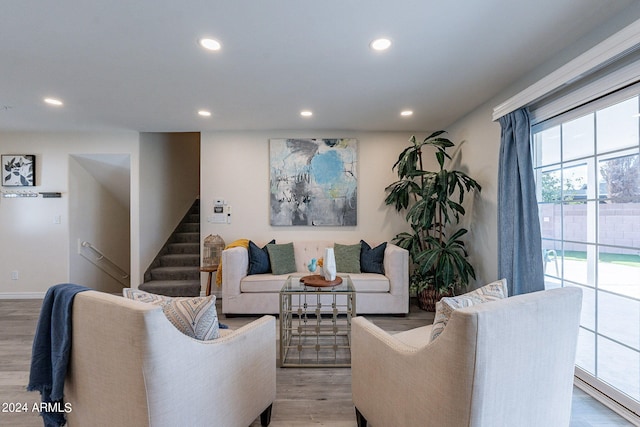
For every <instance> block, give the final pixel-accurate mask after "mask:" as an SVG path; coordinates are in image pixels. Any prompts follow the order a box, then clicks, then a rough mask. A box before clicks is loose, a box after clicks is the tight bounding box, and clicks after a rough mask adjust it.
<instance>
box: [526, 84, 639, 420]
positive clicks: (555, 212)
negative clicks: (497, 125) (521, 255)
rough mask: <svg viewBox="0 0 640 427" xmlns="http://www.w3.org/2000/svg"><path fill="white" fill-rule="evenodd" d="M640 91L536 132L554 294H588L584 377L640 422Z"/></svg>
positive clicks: (582, 336) (580, 362) (581, 350)
mask: <svg viewBox="0 0 640 427" xmlns="http://www.w3.org/2000/svg"><path fill="white" fill-rule="evenodd" d="M638 93H640V88H638V87H635V88H631V89H626V90H625V91H624V92H619V93H616V94H613V95H610V96H609V97H607V98H604V99H599V100H597V101H594V102H592V103H590V104H587V105H585V106H583V107H581V108H580V109H577V110H574V111H571V112H568V113H565V114H563V115H561V116H558V117H556V118H553V119H550V120H547V121H545V122H542V123H539V124H536V125H535V126H534V127H533V128H532V145H533V158H534V169H535V176H536V189H537V197H538V209H539V216H540V226H541V232H542V248H543V254H542V256H543V259H544V268H545V286H546V287H547V288H553V287H559V286H577V287H580V288H582V290H583V303H582V318H581V326H580V333H579V340H578V352H577V358H576V365H577V369H576V372H577V375H578V376H579V377H580V378H581V379H583V380H584V381H586V382H588V383H589V384H591V385H593V386H594V387H596V388H598V389H601V390H603V391H604V392H605V394H608V395H609V396H610V397H611V398H613V399H614V400H616V401H618V402H620V403H621V404H623V405H624V406H627V407H628V408H629V409H631V410H633V411H635V412H638V413H640V157H639V155H640V142H639V141H640V138H639V134H640V114H639V112H640V98H639V97H638Z"/></svg>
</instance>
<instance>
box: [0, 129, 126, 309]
mask: <svg viewBox="0 0 640 427" xmlns="http://www.w3.org/2000/svg"><path fill="white" fill-rule="evenodd" d="M0 152H1V153H5V154H14V153H22V154H35V155H36V162H37V165H36V173H37V176H36V184H37V185H36V187H35V188H34V187H31V189H33V190H35V191H50V192H61V193H62V197H61V198H59V199H57V198H49V199H44V198H42V197H38V198H23V199H20V198H16V199H6V198H0V242H1V244H0V295H2V296H3V297H11V296H12V295H18V296H28V295H29V294H30V293H34V294H37V295H41V294H42V293H43V292H45V291H46V290H47V289H48V288H49V287H50V286H51V285H54V284H56V283H62V282H66V281H68V280H69V177H68V170H69V156H70V155H72V154H77V153H80V154H86V153H129V154H130V155H131V156H132V162H133V163H135V164H137V161H138V134H137V133H135V132H112V133H67V132H58V133H56V132H51V133H40V132H38V133H26V132H23V133H20V132H2V133H0ZM133 187H135V184H133ZM10 189H11V188H9V187H2V190H10ZM132 197H137V190H136V189H135V188H134V189H132ZM56 216H60V219H61V223H60V224H54V218H55V217H56ZM12 271H18V272H19V279H18V280H11V272H12Z"/></svg>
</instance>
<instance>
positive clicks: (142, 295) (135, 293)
mask: <svg viewBox="0 0 640 427" xmlns="http://www.w3.org/2000/svg"><path fill="white" fill-rule="evenodd" d="M122 296H123V297H125V298H129V299H132V300H135V301H140V302H150V303H152V304H157V305H160V304H161V303H163V302H164V301H165V300H166V299H167V298H168V297H165V296H163V295H157V294H152V293H149V292H145V291H141V290H138V289H131V288H123V289H122Z"/></svg>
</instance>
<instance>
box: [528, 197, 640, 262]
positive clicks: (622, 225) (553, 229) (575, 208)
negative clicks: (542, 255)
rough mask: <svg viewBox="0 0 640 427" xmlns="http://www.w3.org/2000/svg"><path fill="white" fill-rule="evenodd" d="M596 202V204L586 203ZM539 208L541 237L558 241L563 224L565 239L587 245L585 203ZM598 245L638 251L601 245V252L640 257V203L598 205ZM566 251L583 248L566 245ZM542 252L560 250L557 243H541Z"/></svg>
mask: <svg viewBox="0 0 640 427" xmlns="http://www.w3.org/2000/svg"><path fill="white" fill-rule="evenodd" d="M588 203H595V202H588ZM562 210H563V211H564V215H563V213H562V211H561V209H560V205H556V204H545V205H540V224H541V231H542V237H543V239H544V238H548V239H555V240H560V239H562V238H563V236H562V224H563V222H564V240H569V241H580V242H587V241H588V238H587V204H585V203H581V204H566V205H564V207H563V209H562ZM598 235H599V243H601V244H604V245H616V246H625V247H631V248H637V249H616V248H607V247H606V246H601V247H600V251H601V252H607V253H617V254H631V255H640V203H616V204H607V203H600V204H598ZM564 248H565V250H570V251H571V250H573V251H584V250H585V245H584V244H578V243H565V246H564ZM543 249H555V250H559V249H560V247H559V246H558V242H554V241H543Z"/></svg>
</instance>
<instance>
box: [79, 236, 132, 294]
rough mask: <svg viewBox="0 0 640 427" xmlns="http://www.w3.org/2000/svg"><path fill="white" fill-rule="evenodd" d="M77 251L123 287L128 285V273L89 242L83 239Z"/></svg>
mask: <svg viewBox="0 0 640 427" xmlns="http://www.w3.org/2000/svg"><path fill="white" fill-rule="evenodd" d="M82 248H86V249H87V251H83V250H82ZM87 252H88V253H87ZM78 253H79V254H80V255H82V256H83V257H84V258H86V259H87V260H89V261H90V262H91V263H93V264H94V265H95V266H96V267H98V268H100V269H101V270H102V271H104V272H105V273H107V274H108V275H109V276H111V277H113V278H114V279H116V280H117V281H118V282H120V283H121V284H122V285H123V286H124V287H129V286H130V284H129V273H127V272H126V271H124V270H123V269H122V268H120V267H119V266H118V265H117V264H116V263H115V262H113V261H112V260H110V259H109V258H108V257H107V256H106V255H105V254H103V253H102V252H101V251H100V250H98V248H96V247H95V246H93V245H92V244H91V243H89V242H87V241H83V242H82V243H80V246H79V247H78Z"/></svg>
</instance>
